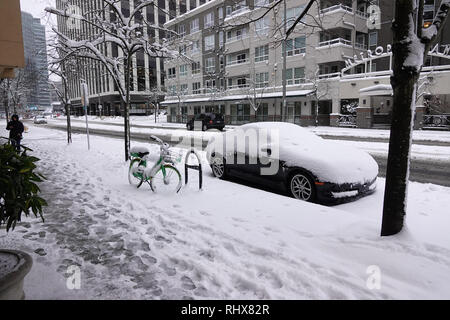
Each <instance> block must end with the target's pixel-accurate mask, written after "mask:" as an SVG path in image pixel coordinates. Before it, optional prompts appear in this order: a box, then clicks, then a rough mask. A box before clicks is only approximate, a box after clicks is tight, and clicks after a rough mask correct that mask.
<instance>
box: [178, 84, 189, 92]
mask: <svg viewBox="0 0 450 320" xmlns="http://www.w3.org/2000/svg"><path fill="white" fill-rule="evenodd" d="M188 93H189V91H188V85H187V84H182V85H180V94H188Z"/></svg>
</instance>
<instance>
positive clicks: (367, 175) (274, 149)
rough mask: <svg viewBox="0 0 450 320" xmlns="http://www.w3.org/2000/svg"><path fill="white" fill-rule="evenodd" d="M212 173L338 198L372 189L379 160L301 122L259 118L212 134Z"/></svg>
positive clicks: (308, 196)
mask: <svg viewBox="0 0 450 320" xmlns="http://www.w3.org/2000/svg"><path fill="white" fill-rule="evenodd" d="M206 155H207V159H208V161H209V163H210V166H211V169H212V172H213V175H214V176H215V177H218V178H225V177H227V176H234V177H238V178H242V179H245V180H249V181H251V182H253V183H257V184H259V185H264V186H266V187H269V188H271V189H278V190H280V191H283V192H285V193H288V194H289V195H291V196H294V197H295V198H297V199H300V200H305V201H314V202H320V203H336V202H339V201H340V200H342V199H349V198H356V197H359V196H363V195H367V194H370V193H372V192H373V191H374V190H375V188H376V184H377V176H378V164H377V163H376V161H375V160H374V159H373V158H372V156H370V155H369V154H368V153H367V152H364V151H361V150H358V149H356V148H352V147H349V146H346V145H342V144H340V143H339V142H337V141H332V140H325V139H323V138H321V137H319V136H317V135H315V134H314V133H312V132H310V131H309V130H307V129H305V128H302V127H300V126H298V125H295V124H291V123H282V122H257V123H250V124H246V125H243V126H240V127H238V128H236V129H235V130H232V131H227V132H226V133H223V134H221V135H218V136H215V137H213V138H212V140H211V141H210V143H209V144H208V147H207V154H206Z"/></svg>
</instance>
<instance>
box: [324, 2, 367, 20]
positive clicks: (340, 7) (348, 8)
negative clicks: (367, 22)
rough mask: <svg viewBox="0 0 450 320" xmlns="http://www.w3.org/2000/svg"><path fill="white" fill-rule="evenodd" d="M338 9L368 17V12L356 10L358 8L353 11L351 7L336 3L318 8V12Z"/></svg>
mask: <svg viewBox="0 0 450 320" xmlns="http://www.w3.org/2000/svg"><path fill="white" fill-rule="evenodd" d="M340 10H343V11H345V12H348V13H351V14H353V13H355V14H356V15H358V16H360V17H362V18H368V17H369V14H368V13H366V12H362V11H358V10H356V11H355V12H354V11H353V9H352V8H350V7H348V6H345V5H343V4H337V5H334V6H331V7H328V8H324V9H322V10H320V13H321V14H325V13H328V12H333V11H340Z"/></svg>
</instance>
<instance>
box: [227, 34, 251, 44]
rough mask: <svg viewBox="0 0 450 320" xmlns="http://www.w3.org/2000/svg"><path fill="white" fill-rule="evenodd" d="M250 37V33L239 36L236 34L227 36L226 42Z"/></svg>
mask: <svg viewBox="0 0 450 320" xmlns="http://www.w3.org/2000/svg"><path fill="white" fill-rule="evenodd" d="M247 38H248V34H244V35H242V34H241V35H239V36H234V37H230V38H227V42H226V43H231V42H235V41H239V40H244V39H247Z"/></svg>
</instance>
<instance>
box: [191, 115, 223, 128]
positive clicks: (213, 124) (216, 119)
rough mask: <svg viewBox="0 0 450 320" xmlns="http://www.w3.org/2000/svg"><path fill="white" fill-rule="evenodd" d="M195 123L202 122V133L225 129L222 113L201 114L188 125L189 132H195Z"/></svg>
mask: <svg viewBox="0 0 450 320" xmlns="http://www.w3.org/2000/svg"><path fill="white" fill-rule="evenodd" d="M195 121H201V122H202V131H206V130H208V129H219V130H220V131H222V130H223V128H224V127H225V121H224V119H223V115H222V114H220V113H201V114H198V115H196V116H195V117H194V118H193V119H191V120H190V121H189V122H188V123H187V124H186V127H187V129H188V130H191V131H192V130H194V126H195Z"/></svg>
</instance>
